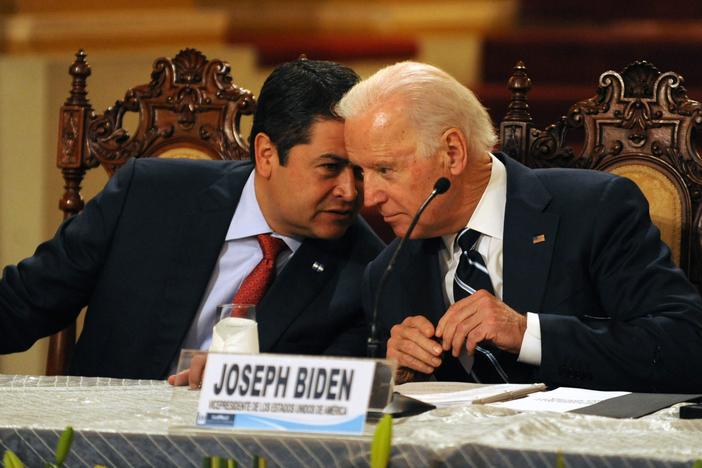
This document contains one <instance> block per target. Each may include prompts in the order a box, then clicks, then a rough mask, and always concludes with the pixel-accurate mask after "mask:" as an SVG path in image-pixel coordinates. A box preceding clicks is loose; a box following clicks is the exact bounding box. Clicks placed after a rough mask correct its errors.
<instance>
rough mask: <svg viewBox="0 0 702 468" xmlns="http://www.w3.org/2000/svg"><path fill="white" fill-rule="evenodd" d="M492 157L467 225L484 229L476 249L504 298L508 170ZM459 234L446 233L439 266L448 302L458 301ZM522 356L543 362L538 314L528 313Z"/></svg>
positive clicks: (524, 359)
mask: <svg viewBox="0 0 702 468" xmlns="http://www.w3.org/2000/svg"><path fill="white" fill-rule="evenodd" d="M490 157H491V158H492V171H491V173H490V180H489V182H488V185H487V187H486V188H485V191H484V192H483V196H482V197H481V198H480V201H479V202H478V205H477V206H476V207H475V211H474V212H473V215H472V216H471V217H470V219H469V220H468V223H467V224H466V227H467V228H470V229H473V230H475V231H478V232H480V237H479V238H478V240H477V242H476V250H477V251H478V252H479V253H480V255H482V256H483V259H485V266H486V267H487V270H488V273H489V275H490V281H491V282H492V287H493V289H494V291H495V297H497V298H498V299H500V300H502V291H503V275H502V252H503V248H502V245H503V241H504V224H505V223H504V220H505V206H506V204H507V171H506V170H505V165H504V164H502V162H501V161H500V160H499V159H497V158H496V157H495V156H493V155H490ZM457 235H458V233H453V234H447V235H445V236H442V240H443V242H444V247H445V248H444V249H442V250H441V253H440V254H439V269H440V271H441V274H442V276H443V278H444V281H443V284H442V285H443V288H442V292H443V294H444V301H445V303H446V304H453V303H454V302H455V300H454V298H453V279H454V276H455V275H456V268H458V261H459V260H460V258H461V248H460V247H459V246H458V243H457V242H456V236H457ZM518 360H519V362H524V363H527V364H533V365H539V364H541V328H540V325H539V316H538V315H537V314H534V313H531V312H528V313H527V329H526V333H525V334H524V340H523V341H522V346H521V349H520V351H519V357H518ZM462 361H463V360H462ZM464 366H465V364H464Z"/></svg>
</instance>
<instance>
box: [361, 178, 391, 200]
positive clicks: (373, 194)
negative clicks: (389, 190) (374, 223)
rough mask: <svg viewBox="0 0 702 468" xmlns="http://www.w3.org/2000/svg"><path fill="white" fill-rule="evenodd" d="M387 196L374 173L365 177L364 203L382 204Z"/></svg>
mask: <svg viewBox="0 0 702 468" xmlns="http://www.w3.org/2000/svg"><path fill="white" fill-rule="evenodd" d="M385 198H386V197H385V195H384V192H383V191H382V190H381V188H380V186H379V185H378V181H377V180H376V178H375V177H373V176H372V175H367V176H365V177H363V204H364V205H365V206H369V207H370V206H376V205H380V204H381V203H383V202H384V201H385Z"/></svg>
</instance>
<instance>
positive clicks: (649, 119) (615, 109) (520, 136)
mask: <svg viewBox="0 0 702 468" xmlns="http://www.w3.org/2000/svg"><path fill="white" fill-rule="evenodd" d="M531 86H532V83H531V80H530V78H529V77H528V76H527V73H526V67H525V66H524V64H523V63H522V62H519V63H517V65H516V66H515V67H514V71H513V74H512V76H511V78H510V79H509V82H508V88H509V90H510V91H511V94H512V96H511V100H510V103H509V107H508V111H507V115H506V116H505V118H504V119H503V121H502V122H501V124H500V141H501V147H502V150H503V151H504V152H506V153H507V154H508V155H510V156H511V157H513V158H515V159H517V160H519V161H520V162H522V163H524V164H525V165H527V166H529V167H574V168H586V169H595V170H603V171H608V172H612V173H615V174H617V175H621V176H624V177H628V178H629V179H631V180H633V181H634V182H635V183H636V184H637V185H638V186H639V188H640V189H641V191H642V192H643V194H644V195H645V197H646V199H647V200H648V202H649V212H650V215H651V218H652V219H653V222H654V223H655V224H656V225H657V227H658V228H659V229H660V231H661V238H662V239H663V240H664V241H665V242H666V243H667V244H668V246H669V247H670V249H671V253H672V258H673V260H674V261H675V262H676V263H677V264H678V265H679V266H680V267H681V268H682V269H683V270H685V272H686V273H687V275H688V277H689V278H690V280H691V281H692V282H693V283H694V284H695V285H696V286H697V287H698V288H700V286H701V280H702V278H701V277H700V263H699V257H700V235H699V230H700V222H702V218H701V215H702V205H701V203H700V202H701V198H702V197H701V195H702V159H700V155H699V154H698V152H697V150H696V147H695V134H696V133H697V131H698V130H699V129H700V125H702V105H701V104H700V103H699V102H697V101H693V100H691V99H689V98H688V96H687V91H686V90H685V88H684V87H683V78H682V76H680V75H678V74H677V73H674V72H666V73H661V72H660V71H659V70H658V69H657V68H656V67H655V66H653V65H652V64H650V63H648V62H634V63H632V64H630V65H628V66H627V67H626V68H624V70H622V71H621V72H615V71H606V72H604V73H603V74H602V75H600V78H599V83H598V87H597V92H596V95H595V96H593V97H591V98H589V99H585V100H583V101H580V102H577V103H575V104H574V105H572V106H571V107H570V109H568V111H567V113H566V114H565V115H564V116H563V117H561V119H560V120H559V121H558V122H555V123H553V124H551V125H548V126H547V127H545V128H543V129H540V128H537V127H536V125H534V123H533V121H532V118H531V114H530V111H529V104H528V92H529V90H530V89H531Z"/></svg>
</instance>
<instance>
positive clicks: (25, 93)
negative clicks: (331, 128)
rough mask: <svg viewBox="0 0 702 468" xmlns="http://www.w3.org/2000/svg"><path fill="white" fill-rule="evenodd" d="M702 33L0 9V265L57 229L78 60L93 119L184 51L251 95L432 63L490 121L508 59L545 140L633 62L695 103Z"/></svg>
mask: <svg viewBox="0 0 702 468" xmlns="http://www.w3.org/2000/svg"><path fill="white" fill-rule="evenodd" d="M701 24H702V3H701V2H699V1H698V0H669V1H667V2H660V1H657V2H654V1H649V0H641V1H639V2H635V3H634V2H612V1H611V0H589V1H588V2H582V1H580V0H463V1H459V0H452V1H451V0H433V1H431V0H423V1H422V0H298V1H286V0H170V1H162V0H113V1H111V2H102V4H101V5H97V4H96V3H95V2H93V1H92V0H63V1H60V0H0V266H1V265H6V264H10V263H16V262H18V261H19V260H21V259H22V258H24V257H27V256H29V255H31V254H32V252H33V251H34V249H35V248H36V246H37V245H38V244H39V243H40V242H41V241H42V240H45V239H47V238H48V237H50V236H51V235H52V234H53V232H54V231H55V229H56V227H57V226H58V224H59V223H60V220H61V214H60V212H59V210H58V199H59V198H60V196H61V194H62V184H63V182H62V178H61V175H60V173H59V171H58V170H57V169H56V167H55V159H56V146H57V129H58V120H57V118H58V110H59V108H60V106H61V103H62V102H63V101H64V100H65V99H66V98H67V96H68V91H69V89H70V77H69V75H68V72H67V70H68V66H69V65H70V64H71V63H72V61H73V58H74V54H75V52H76V51H77V50H78V49H79V48H83V49H85V50H86V52H87V54H88V62H89V63H90V65H91V67H92V75H91V76H90V77H89V78H88V98H89V100H90V101H91V103H92V105H93V108H94V109H96V111H99V112H103V111H104V109H105V108H106V107H107V106H109V105H110V104H113V103H114V101H115V100H116V99H122V98H123V97H124V94H125V92H126V90H127V89H128V88H130V87H133V86H135V85H138V84H143V83H147V82H148V81H149V78H150V72H151V65H152V63H153V61H154V59H155V58H157V57H161V56H170V57H172V56H174V55H175V54H176V53H177V52H178V51H179V50H180V49H182V48H185V47H196V48H198V49H200V50H201V51H202V52H203V53H204V54H205V55H207V57H208V58H219V59H222V60H225V61H228V62H229V63H230V64H231V65H232V76H233V78H234V81H235V82H236V83H237V84H239V85H240V86H243V87H245V88H248V89H251V90H253V91H254V92H257V91H258V89H259V88H260V86H261V84H262V82H263V80H264V79H265V77H266V76H267V74H268V73H269V72H270V70H271V68H272V67H273V66H275V65H276V64H278V63H280V62H284V61H287V60H292V59H295V58H296V57H297V56H299V54H301V53H304V54H306V55H307V56H308V57H309V58H314V59H329V60H335V61H338V62H342V63H345V64H347V65H349V66H351V67H353V68H354V69H356V70H357V71H358V72H359V74H361V75H362V76H367V75H369V74H371V73H372V72H374V71H375V70H377V69H378V68H379V67H381V66H383V65H386V64H391V63H394V62H396V61H400V60H405V59H414V60H419V61H424V62H429V63H432V64H434V65H437V66H439V67H441V68H443V69H445V70H446V71H448V72H449V73H451V74H452V75H454V76H455V77H456V78H457V79H459V81H461V82H463V83H465V84H466V85H468V86H469V87H471V88H473V89H474V90H475V91H476V92H477V94H478V96H479V97H480V98H481V100H482V101H483V102H484V103H485V104H486V105H487V106H488V108H489V109H490V111H491V114H492V116H493V119H494V120H495V121H496V122H498V121H499V119H500V118H501V117H502V116H503V115H504V112H505V109H506V104H507V100H508V98H509V95H508V92H507V90H506V88H505V84H506V81H507V79H508V78H509V75H510V73H511V70H512V67H513V66H514V64H515V63H516V61H517V60H520V59H521V60H524V61H525V62H526V64H527V67H528V70H529V75H530V76H531V78H532V79H533V81H534V88H533V91H532V93H531V94H530V102H531V106H532V115H533V116H534V118H535V120H536V122H537V123H538V124H540V125H543V124H546V123H549V122H551V121H554V120H555V119H556V118H557V117H558V116H559V115H560V114H561V113H563V112H565V110H566V109H567V107H568V105H569V104H571V103H573V102H575V101H577V100H579V99H583V98H586V97H589V96H591V95H592V94H593V93H594V90H595V87H596V85H597V78H598V76H599V74H600V73H602V72H603V71H605V70H608V69H615V70H620V69H622V68H623V67H624V66H625V65H627V64H628V63H630V62H632V61H634V60H642V59H646V60H650V61H652V62H653V63H654V64H655V65H657V66H658V68H659V69H660V70H662V71H667V70H674V71H676V72H679V73H682V74H683V75H684V76H685V77H686V78H687V84H688V90H689V94H690V96H691V97H692V98H693V99H694V98H696V97H697V98H698V99H699V98H702V65H700V64H699V61H696V60H695V59H696V57H697V53H696V52H698V51H699V50H700V45H702V28H700V25H701ZM105 181H106V176H105V174H104V171H103V170H102V169H100V168H98V169H96V170H93V171H89V172H88V175H87V176H86V179H85V182H84V184H83V195H84V197H85V198H86V199H89V198H91V197H92V196H93V195H95V194H96V193H97V191H98V190H100V188H101V187H102V185H103V184H104V183H105ZM4 333H5V331H3V330H0V339H2V336H3V334H4ZM45 349H46V343H45V340H42V341H40V342H38V343H37V344H36V345H35V346H34V347H33V348H32V349H31V350H30V351H27V352H24V353H17V354H13V355H8V356H0V373H22V374H41V373H43V372H44V360H45V353H46V351H45Z"/></svg>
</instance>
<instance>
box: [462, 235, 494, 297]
mask: <svg viewBox="0 0 702 468" xmlns="http://www.w3.org/2000/svg"><path fill="white" fill-rule="evenodd" d="M478 237H480V233H479V232H478V231H474V230H473V229H468V228H465V229H464V230H462V231H461V232H459V233H458V237H457V238H456V241H457V242H458V245H459V247H460V248H461V259H460V260H459V261H458V268H456V275H455V276H454V278H453V299H454V302H458V301H460V300H461V299H463V298H464V297H468V296H470V295H471V294H473V293H474V292H475V291H477V290H479V289H485V290H486V291H488V292H489V293H490V294H495V290H494V289H493V288H492V282H491V281H490V275H489V274H488V270H487V268H486V267H485V260H483V256H482V255H480V253H479V252H478V251H477V250H474V249H473V247H474V246H475V243H476V242H477V240H478Z"/></svg>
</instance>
